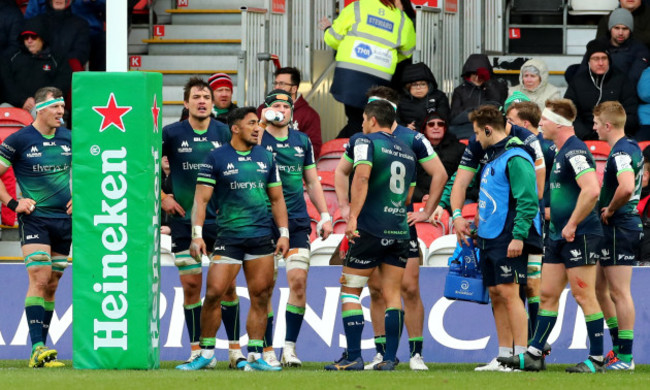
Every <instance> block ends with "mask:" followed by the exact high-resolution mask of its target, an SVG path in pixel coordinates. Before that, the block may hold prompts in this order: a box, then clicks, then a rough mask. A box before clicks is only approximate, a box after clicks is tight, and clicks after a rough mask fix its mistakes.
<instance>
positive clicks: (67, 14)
mask: <svg viewBox="0 0 650 390" xmlns="http://www.w3.org/2000/svg"><path fill="white" fill-rule="evenodd" d="M33 20H35V21H38V22H40V23H42V24H43V25H44V26H45V28H47V30H48V31H49V33H50V37H51V42H50V49H51V50H52V52H53V53H55V54H57V55H60V56H62V57H63V58H65V59H66V60H70V66H71V67H72V68H73V70H74V71H79V70H83V66H84V65H85V64H86V62H88V57H89V56H90V29H89V27H88V22H86V21H85V20H84V19H83V18H81V17H79V16H77V15H74V14H73V13H72V10H71V8H70V7H68V8H66V9H64V10H61V11H55V10H54V9H52V6H51V2H49V1H48V2H47V10H46V11H45V13H43V14H40V15H38V16H36V17H34V18H33Z"/></svg>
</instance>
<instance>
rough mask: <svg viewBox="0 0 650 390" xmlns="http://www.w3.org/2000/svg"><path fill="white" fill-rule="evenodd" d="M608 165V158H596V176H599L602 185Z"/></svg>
mask: <svg viewBox="0 0 650 390" xmlns="http://www.w3.org/2000/svg"><path fill="white" fill-rule="evenodd" d="M594 157H596V156H594ZM606 165H607V160H596V176H598V183H600V185H603V177H605V166H606Z"/></svg>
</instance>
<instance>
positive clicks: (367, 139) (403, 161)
mask: <svg viewBox="0 0 650 390" xmlns="http://www.w3.org/2000/svg"><path fill="white" fill-rule="evenodd" d="M359 164H368V165H370V166H371V167H372V171H371V173H370V179H369V181H368V194H367V196H366V201H365V203H364V205H363V208H362V209H361V212H360V213H359V217H358V218H357V227H358V228H359V230H363V231H365V232H368V233H369V234H371V235H373V236H375V237H379V238H403V239H408V238H409V237H410V235H409V226H408V223H407V222H406V198H407V197H408V192H409V187H411V186H415V181H416V173H415V154H414V153H413V151H412V150H411V149H410V148H409V147H408V146H407V145H406V144H405V143H404V142H402V141H400V140H399V139H397V138H396V137H395V136H393V135H391V134H388V133H384V132H377V133H372V134H365V135H363V136H360V137H358V138H357V140H356V142H355V144H354V167H357V166H358V165H359Z"/></svg>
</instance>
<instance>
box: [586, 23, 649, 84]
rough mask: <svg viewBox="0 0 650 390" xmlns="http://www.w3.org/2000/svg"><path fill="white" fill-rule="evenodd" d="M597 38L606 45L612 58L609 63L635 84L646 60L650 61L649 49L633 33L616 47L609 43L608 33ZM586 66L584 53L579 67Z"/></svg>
mask: <svg viewBox="0 0 650 390" xmlns="http://www.w3.org/2000/svg"><path fill="white" fill-rule="evenodd" d="M598 39H599V40H600V41H601V42H603V43H605V44H606V45H607V48H608V50H609V56H610V58H611V59H612V62H611V64H612V65H614V66H615V67H616V68H618V70H620V71H621V72H623V73H625V74H627V76H628V77H629V78H630V81H631V82H632V84H634V85H636V84H637V83H638V82H639V78H640V77H641V73H643V71H644V70H645V69H646V68H647V67H648V61H650V51H649V50H648V48H647V47H646V45H644V44H643V43H642V42H641V41H638V40H637V39H635V38H634V35H632V37H630V38H629V39H628V40H627V41H625V42H623V44H622V45H621V46H618V47H617V46H614V45H612V44H611V41H610V34H609V33H607V36H605V37H601V38H598ZM588 67H589V58H587V55H586V54H585V55H584V57H583V58H582V63H581V64H580V69H587V68H588Z"/></svg>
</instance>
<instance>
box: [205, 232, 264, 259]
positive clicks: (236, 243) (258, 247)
mask: <svg viewBox="0 0 650 390" xmlns="http://www.w3.org/2000/svg"><path fill="white" fill-rule="evenodd" d="M274 247H275V246H274V245H273V237H272V236H271V235H268V236H262V237H249V238H247V237H217V239H216V240H215V242H214V252H212V259H211V262H213V263H222V264H242V263H243V262H244V261H248V260H254V259H257V258H260V257H264V256H271V255H273V251H274Z"/></svg>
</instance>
